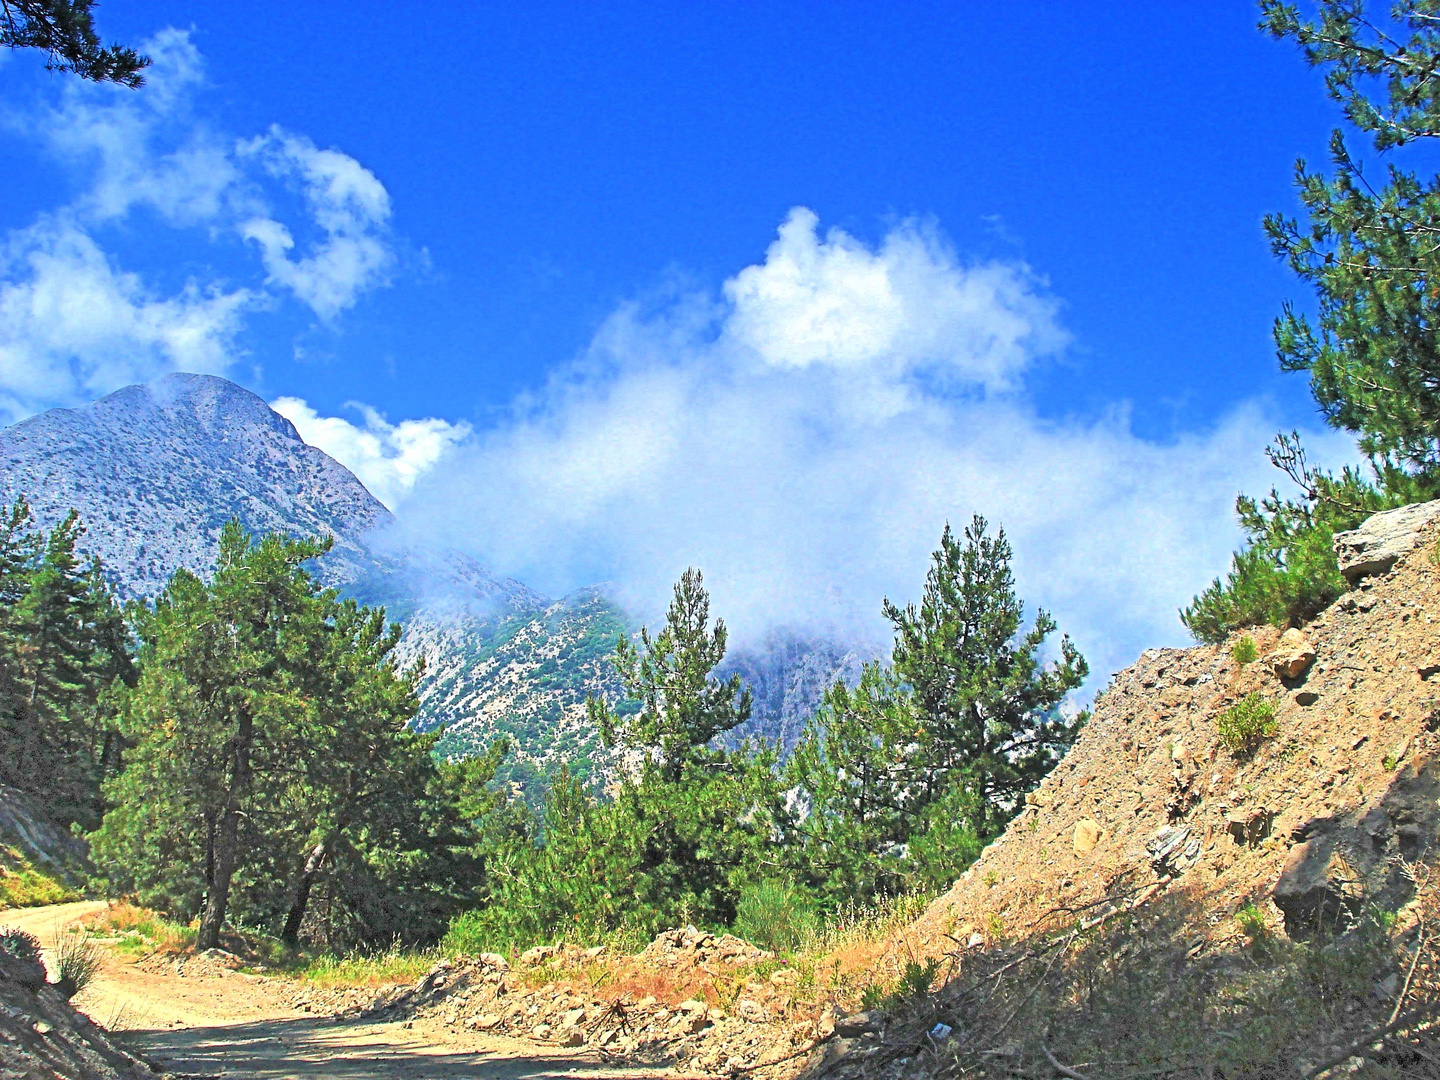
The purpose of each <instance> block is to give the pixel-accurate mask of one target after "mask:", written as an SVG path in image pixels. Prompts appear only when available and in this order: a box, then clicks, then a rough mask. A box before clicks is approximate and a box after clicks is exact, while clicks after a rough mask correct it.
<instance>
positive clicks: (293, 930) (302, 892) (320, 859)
mask: <svg viewBox="0 0 1440 1080" xmlns="http://www.w3.org/2000/svg"><path fill="white" fill-rule="evenodd" d="M329 844H330V837H329V836H326V837H325V838H324V839H323V840H321V841H320V842H319V843H318V844H316V845H315V846H314V847H313V848H311V849H310V854H309V856H308V857H307V858H306V859H305V869H304V870H302V871H300V879H299V880H298V881H297V882H296V883H295V895H294V897H293V898H292V899H291V902H290V914H288V915H287V916H285V929H284V930H282V931H281V932H280V940H281V941H283V942H284V943H285V944H286V945H290V946H294V945H298V944H299V943H300V924H301V923H302V922H304V921H305V908H306V906H307V905H309V903H310V887H311V886H312V885H314V884H315V875H316V874H318V873H319V872H320V867H321V866H323V865H324V864H325V857H326V856H327V855H329V854H330V848H329Z"/></svg>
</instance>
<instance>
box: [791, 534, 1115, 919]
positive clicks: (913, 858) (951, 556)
mask: <svg viewBox="0 0 1440 1080" xmlns="http://www.w3.org/2000/svg"><path fill="white" fill-rule="evenodd" d="M964 540H965V543H964V544H963V545H962V544H961V543H960V542H958V541H957V540H956V539H955V537H954V536H953V535H952V533H951V531H950V527H949V526H948V525H947V526H946V527H945V531H944V534H943V535H942V536H941V539H940V548H939V550H937V551H936V552H935V554H934V558H933V561H932V564H931V567H930V570H929V572H928V574H927V576H926V580H925V589H924V593H923V596H922V599H921V602H920V604H919V606H918V607H917V606H916V605H914V604H909V605H906V606H905V607H904V608H901V607H898V606H897V605H895V604H892V603H890V602H889V601H888V600H887V601H886V602H885V605H884V612H885V615H886V617H887V618H888V619H889V620H890V622H891V624H892V625H893V626H894V629H895V642H894V648H893V650H892V653H891V661H892V663H891V667H890V668H889V669H885V668H882V667H881V666H879V665H870V666H869V667H867V668H866V670H865V671H864V673H863V675H862V677H861V680H860V683H859V685H858V686H857V687H856V688H855V689H854V690H851V689H849V688H847V687H846V686H844V684H837V685H836V686H834V687H832V688H831V690H830V691H829V692H828V693H827V695H826V698H825V704H824V707H823V708H822V709H821V710H820V712H819V713H818V714H817V716H816V718H815V720H814V721H813V722H812V724H811V725H810V726H809V728H808V729H807V731H806V734H805V736H804V738H803V739H802V741H801V744H800V746H799V748H798V749H797V751H796V753H795V755H794V758H793V759H792V762H791V765H790V779H791V781H792V782H793V783H794V784H795V785H796V786H797V787H798V788H799V789H800V790H801V791H803V792H804V793H805V795H806V797H807V798H808V800H809V803H810V806H809V814H808V816H807V817H806V819H805V820H804V821H803V822H802V823H800V825H799V826H798V831H799V834H800V836H799V843H800V844H801V845H802V847H801V850H803V851H804V852H805V863H804V868H806V869H808V870H809V872H810V875H811V878H812V880H814V881H815V882H816V884H817V886H818V887H819V888H821V889H822V890H823V891H824V892H825V893H827V894H828V896H829V897H830V899H831V900H832V901H837V900H841V899H845V898H846V897H847V896H853V895H855V894H856V893H859V894H861V895H864V894H866V893H872V892H874V891H882V890H889V889H893V888H897V887H926V888H931V887H938V886H941V885H943V884H944V883H946V882H948V881H949V880H951V879H953V876H954V874H955V873H957V872H958V871H959V870H960V869H963V868H964V866H965V865H966V864H967V863H968V862H969V861H970V860H971V859H973V858H974V857H975V856H976V855H977V854H978V853H979V850H980V846H981V845H982V844H983V843H984V842H985V841H986V840H989V839H990V838H991V837H993V836H995V835H997V834H998V833H999V832H1000V831H1001V830H1002V829H1003V828H1004V826H1005V823H1006V822H1007V821H1008V820H1009V819H1010V817H1011V816H1012V815H1013V814H1014V813H1015V811H1016V810H1017V809H1018V808H1019V805H1020V801H1021V799H1022V798H1023V796H1024V794H1025V792H1027V791H1029V790H1030V789H1031V788H1033V787H1034V786H1035V785H1036V784H1038V783H1039V781H1040V779H1041V778H1042V777H1044V775H1045V774H1046V773H1047V772H1049V771H1050V770H1051V769H1052V768H1054V766H1055V763H1056V762H1057V761H1058V760H1059V759H1060V756H1061V755H1062V754H1063V753H1064V752H1065V750H1066V749H1067V748H1068V747H1069V746H1070V744H1071V743H1072V742H1073V741H1074V739H1075V736H1076V734H1077V733H1078V731H1079V728H1080V725H1081V724H1082V723H1083V717H1076V718H1075V719H1073V720H1072V719H1067V718H1065V717H1064V716H1063V715H1062V713H1061V712H1060V704H1061V702H1062V701H1063V700H1064V698H1065V696H1066V694H1068V693H1069V692H1070V691H1071V690H1073V689H1075V688H1076V687H1078V686H1079V685H1080V684H1081V683H1082V682H1083V681H1084V679H1085V676H1086V675H1087V674H1088V670H1089V669H1088V667H1087V666H1086V664H1085V660H1084V658H1083V657H1081V656H1080V654H1079V653H1078V652H1077V651H1076V649H1075V647H1074V646H1073V645H1072V644H1071V643H1070V639H1069V638H1062V640H1061V641H1060V645H1059V654H1060V655H1059V658H1058V659H1057V660H1055V661H1054V662H1053V663H1051V664H1049V665H1045V664H1042V663H1041V661H1040V658H1039V653H1040V650H1041V649H1042V647H1043V646H1044V644H1045V642H1046V640H1047V639H1048V638H1049V636H1050V635H1051V634H1052V633H1053V632H1054V630H1055V622H1054V620H1053V619H1051V617H1050V616H1049V615H1048V614H1047V613H1046V612H1044V611H1038V612H1037V613H1036V615H1035V619H1034V621H1033V623H1032V624H1031V625H1030V628H1029V629H1028V630H1023V626H1024V605H1023V604H1022V603H1021V601H1020V599H1019V598H1018V597H1017V596H1016V593H1015V582H1014V577H1013V575H1012V573H1011V570H1010V561H1011V558H1012V553H1011V549H1010V544H1009V542H1008V541H1007V540H1006V539H1005V534H1004V532H1003V530H1002V531H1001V532H999V533H997V534H996V535H995V536H993V537H992V536H989V535H987V533H986V523H985V520H984V519H983V518H981V517H978V516H977V517H975V518H974V519H973V521H972V522H971V524H970V525H969V526H968V527H967V528H966V530H965V534H964ZM1022 630H1023V632H1022Z"/></svg>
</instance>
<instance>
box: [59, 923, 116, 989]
mask: <svg viewBox="0 0 1440 1080" xmlns="http://www.w3.org/2000/svg"><path fill="white" fill-rule="evenodd" d="M104 963H105V951H104V949H102V948H101V947H100V945H99V943H98V942H96V941H95V940H94V939H93V938H92V937H91V936H90V935H89V934H87V933H80V934H62V935H59V940H57V941H56V942H55V966H56V967H57V968H58V969H59V973H60V977H59V978H58V979H57V980H56V981H55V989H57V990H58V991H60V993H61V995H62V996H63V997H64V998H65V999H66V1000H67V1001H68V1000H69V999H70V998H73V997H74V996H75V995H76V994H78V993H80V991H81V990H84V989H85V988H86V987H87V986H89V985H90V984H91V983H92V982H94V981H95V976H97V975H99V974H100V968H101V966H102V965H103V964H104Z"/></svg>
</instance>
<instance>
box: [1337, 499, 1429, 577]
mask: <svg viewBox="0 0 1440 1080" xmlns="http://www.w3.org/2000/svg"><path fill="white" fill-rule="evenodd" d="M1437 519H1440V499H1437V500H1435V501H1434V502H1427V503H1415V504H1413V505H1411V506H1401V507H1398V508H1397V509H1394V510H1385V511H1383V512H1381V513H1379V514H1374V515H1372V516H1371V517H1369V518H1367V519H1366V520H1365V522H1364V524H1362V525H1361V526H1360V527H1359V528H1358V529H1351V530H1350V531H1349V532H1342V533H1337V534H1336V535H1335V554H1336V555H1337V556H1338V557H1339V560H1340V572H1341V573H1342V574H1344V575H1345V577H1346V579H1347V580H1348V581H1350V582H1352V583H1353V582H1356V581H1358V580H1360V579H1361V578H1362V577H1365V576H1367V575H1369V574H1383V573H1385V571H1387V570H1389V569H1390V568H1391V567H1392V566H1394V565H1395V564H1396V563H1397V562H1399V561H1400V559H1402V558H1403V557H1404V556H1405V555H1407V554H1409V552H1410V551H1412V550H1413V549H1414V548H1415V546H1416V544H1418V543H1419V542H1420V536H1421V535H1422V533H1424V532H1425V531H1426V527H1427V526H1429V525H1430V524H1431V523H1432V522H1434V521H1436V520H1437Z"/></svg>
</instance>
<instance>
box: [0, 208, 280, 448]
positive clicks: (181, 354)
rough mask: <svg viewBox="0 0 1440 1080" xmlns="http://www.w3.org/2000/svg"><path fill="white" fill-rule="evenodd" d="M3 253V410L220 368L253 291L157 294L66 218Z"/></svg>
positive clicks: (19, 413)
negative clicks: (168, 375) (168, 374)
mask: <svg viewBox="0 0 1440 1080" xmlns="http://www.w3.org/2000/svg"><path fill="white" fill-rule="evenodd" d="M3 252H4V253H3V257H0V416H3V417H5V418H6V419H8V420H15V419H19V418H21V417H24V416H27V415H29V414H30V413H32V412H34V411H36V410H37V409H39V408H43V407H45V406H47V405H54V404H73V403H75V402H76V401H77V400H84V399H88V398H90V397H94V396H96V395H97V394H101V393H105V392H108V391H110V390H113V389H115V388H116V387H119V386H124V385H126V384H127V383H133V382H142V381H145V380H147V379H152V378H155V377H156V376H158V375H161V374H163V373H165V372H167V371H177V370H180V371H196V372H207V373H215V374H218V373H221V372H224V371H225V370H226V369H227V368H228V367H229V366H230V364H231V362H232V359H233V356H234V337H235V335H236V333H238V332H239V330H240V328H241V324H242V319H243V315H244V313H245V311H246V310H247V308H249V307H251V306H252V305H253V303H254V300H255V298H254V296H253V294H251V293H250V292H249V291H248V290H245V289H236V290H231V291H225V290H224V289H221V288H217V287H214V286H211V287H205V286H201V285H200V284H198V283H196V282H193V281H192V282H190V283H189V284H187V285H186V286H185V287H184V288H183V289H182V290H181V291H180V292H178V293H174V294H171V295H168V296H162V295H158V294H156V293H155V292H154V290H152V289H150V288H149V287H147V286H146V284H145V283H144V281H143V280H142V279H141V278H140V277H139V276H138V275H136V274H132V273H126V272H124V271H121V270H118V269H116V268H115V266H114V265H113V264H112V262H111V260H110V259H108V258H107V257H106V255H105V253H104V252H103V251H101V250H100V248H99V246H98V245H97V244H96V243H95V241H94V240H93V239H92V238H91V237H90V236H89V235H88V234H87V233H86V232H84V231H83V230H82V229H80V228H79V227H77V226H76V225H75V224H74V223H73V222H71V221H68V220H66V219H65V218H63V217H62V218H49V219H45V220H42V221H41V222H39V223H37V224H36V225H34V226H32V227H31V228H29V229H26V230H23V231H20V232H16V233H12V234H11V235H10V236H9V237H8V238H7V240H6V243H5V245H4V249H3Z"/></svg>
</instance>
